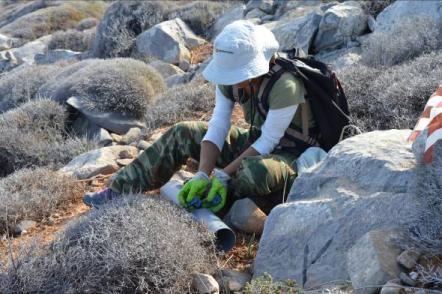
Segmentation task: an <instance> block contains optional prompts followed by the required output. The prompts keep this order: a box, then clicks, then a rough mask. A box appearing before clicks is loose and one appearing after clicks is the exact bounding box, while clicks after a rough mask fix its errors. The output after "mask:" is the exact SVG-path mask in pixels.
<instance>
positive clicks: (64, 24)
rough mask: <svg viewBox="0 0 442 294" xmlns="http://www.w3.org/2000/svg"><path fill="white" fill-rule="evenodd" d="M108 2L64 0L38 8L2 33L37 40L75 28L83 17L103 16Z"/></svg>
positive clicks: (8, 26) (5, 27)
mask: <svg viewBox="0 0 442 294" xmlns="http://www.w3.org/2000/svg"><path fill="white" fill-rule="evenodd" d="M105 9H106V4H105V3H104V2H102V1H63V2H61V4H60V5H58V6H51V7H46V8H42V9H38V10H36V11H33V12H31V13H28V14H25V15H24V16H22V17H20V18H18V19H16V20H15V21H13V22H11V23H9V24H8V25H6V26H4V27H2V28H1V29H0V33H4V34H7V35H11V36H12V37H16V38H23V39H27V40H35V39H37V38H39V37H41V36H44V35H48V34H50V33H52V32H55V31H59V30H67V29H70V28H75V27H76V26H77V24H78V22H80V21H81V20H82V19H85V18H88V17H95V18H101V16H102V14H103V13H104V10H105Z"/></svg>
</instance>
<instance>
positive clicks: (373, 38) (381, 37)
mask: <svg viewBox="0 0 442 294" xmlns="http://www.w3.org/2000/svg"><path fill="white" fill-rule="evenodd" d="M441 48H442V28H441V27H439V26H438V25H437V24H436V23H429V22H428V21H427V20H425V19H422V18H419V19H416V18H413V17H411V18H410V19H404V20H403V21H401V24H400V25H397V26H395V27H394V28H392V29H391V30H388V31H385V32H384V31H375V32H374V33H372V34H370V35H369V38H368V39H367V40H366V41H365V42H364V44H363V51H362V62H363V63H364V64H365V65H367V66H372V67H382V66H392V65H396V64H400V63H402V62H405V61H407V60H410V59H413V58H415V57H417V56H419V55H422V54H424V53H429V52H431V51H434V50H438V49H441Z"/></svg>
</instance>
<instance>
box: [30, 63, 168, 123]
mask: <svg viewBox="0 0 442 294" xmlns="http://www.w3.org/2000/svg"><path fill="white" fill-rule="evenodd" d="M164 88H165V85H164V81H163V78H162V77H161V75H160V74H159V73H157V71H156V70H155V69H153V68H152V67H150V66H148V65H146V64H145V63H143V62H141V61H138V60H134V59H130V58H114V59H107V60H99V59H88V60H84V61H82V62H79V63H76V64H73V65H71V66H69V67H67V68H66V69H64V70H63V71H62V72H61V73H60V74H58V75H57V76H55V77H54V78H53V79H51V80H50V81H49V82H47V83H46V84H45V85H43V86H42V87H41V88H40V90H39V94H40V95H41V96H44V97H50V98H51V99H54V100H56V101H58V102H60V103H64V102H65V101H66V100H67V99H68V98H69V97H72V96H79V97H82V98H84V101H85V102H86V103H87V104H88V107H89V108H90V109H92V110H96V111H116V112H120V113H128V114H130V115H132V116H134V117H135V118H142V117H143V116H144V114H145V113H146V110H147V109H148V108H149V107H150V105H151V104H152V103H153V102H154V99H155V96H156V95H157V94H159V93H161V92H163V91H164Z"/></svg>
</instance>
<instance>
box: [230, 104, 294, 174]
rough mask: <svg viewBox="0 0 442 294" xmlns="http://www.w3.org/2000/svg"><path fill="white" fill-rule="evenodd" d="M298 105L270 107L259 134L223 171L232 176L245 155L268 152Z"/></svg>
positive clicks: (274, 144) (273, 146) (280, 135)
mask: <svg viewBox="0 0 442 294" xmlns="http://www.w3.org/2000/svg"><path fill="white" fill-rule="evenodd" d="M297 108H298V105H292V106H288V107H284V108H281V109H271V110H270V111H269V113H268V114H267V118H266V120H265V122H264V124H263V125H262V127H261V136H260V137H259V138H258V139H257V140H256V141H255V142H254V143H253V144H252V146H250V147H249V148H247V149H246V151H244V152H243V153H242V154H241V155H240V156H239V157H238V158H236V159H235V160H234V161H232V162H231V163H230V164H229V165H228V166H226V167H225V168H224V171H225V172H226V173H227V174H228V175H230V176H232V175H234V174H235V172H236V170H237V169H238V168H239V166H240V165H241V161H242V160H243V159H244V157H247V156H256V155H264V154H269V153H270V152H272V151H273V149H274V148H275V147H276V145H278V143H279V141H280V140H281V138H282V137H283V136H284V133H285V130H286V129H287V128H288V126H289V125H290V123H291V121H292V120H293V116H294V115H295V113H296V109H297Z"/></svg>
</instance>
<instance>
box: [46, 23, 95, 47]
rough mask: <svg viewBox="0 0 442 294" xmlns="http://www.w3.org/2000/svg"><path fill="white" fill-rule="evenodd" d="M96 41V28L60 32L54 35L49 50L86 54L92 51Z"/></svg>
mask: <svg viewBox="0 0 442 294" xmlns="http://www.w3.org/2000/svg"><path fill="white" fill-rule="evenodd" d="M94 39H95V29H94V28H92V29H89V30H85V31H77V30H67V31H59V32H55V33H54V34H53V35H52V38H51V41H50V42H49V45H48V49H49V50H54V49H68V50H72V51H77V52H84V51H87V50H89V49H90V47H91V45H92V41H93V40H94Z"/></svg>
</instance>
